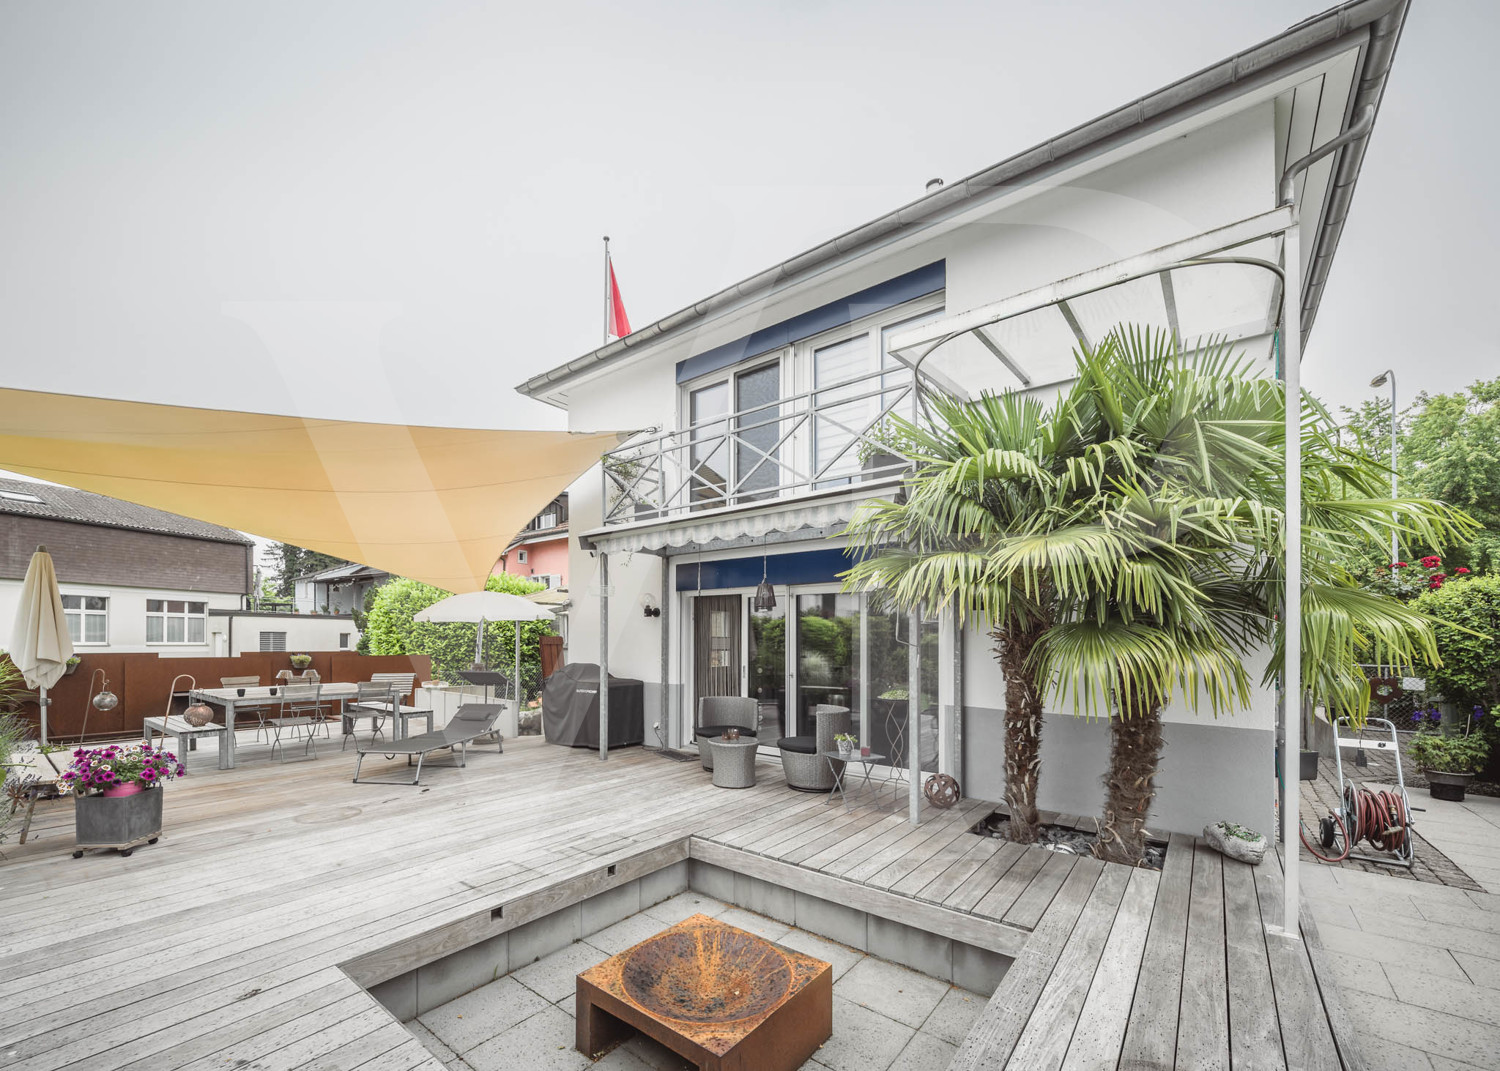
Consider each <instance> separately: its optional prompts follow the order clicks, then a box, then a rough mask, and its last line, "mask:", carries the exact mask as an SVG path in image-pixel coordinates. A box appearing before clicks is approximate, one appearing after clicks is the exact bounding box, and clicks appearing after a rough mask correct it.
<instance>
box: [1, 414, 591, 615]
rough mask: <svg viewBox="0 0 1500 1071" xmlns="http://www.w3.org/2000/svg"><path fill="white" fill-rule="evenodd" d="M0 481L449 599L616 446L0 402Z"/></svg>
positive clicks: (492, 433) (529, 434) (528, 436)
mask: <svg viewBox="0 0 1500 1071" xmlns="http://www.w3.org/2000/svg"><path fill="white" fill-rule="evenodd" d="M0 410H3V411H4V412H5V413H6V420H5V425H4V428H3V429H0V468H5V469H11V470H13V471H16V472H21V473H25V474H26V475H28V476H35V477H38V478H40V479H44V480H50V481H52V482H54V483H61V484H66V485H68V486H70V487H79V488H83V489H85V490H89V491H97V492H99V493H101V494H106V495H111V496H113V497H115V498H122V499H125V500H126V501H130V502H139V503H143V504H145V505H149V506H155V507H157V508H158V509H165V510H170V511H172V512H173V513H179V514H182V515H183V516H186V517H196V518H198V519H200V520H204V521H211V522H213V523H215V524H222V525H225V526H227V527H230V528H235V529H239V530H241V531H247V532H253V533H255V534H257V535H260V536H264V537H266V538H269V539H276V540H280V541H283V542H286V543H291V544H293V545H294V546H299V547H305V548H307V549H309V550H320V551H323V552H325V553H327V554H333V555H336V556H337V557H340V558H346V559H348V560H350V561H354V562H359V563H361V564H364V565H368V566H371V567H373V568H376V569H381V570H384V571H386V572H389V573H392V574H395V575H398V576H406V577H412V578H414V579H417V580H422V581H425V582H427V583H429V584H432V585H434V586H436V587H439V588H443V589H445V590H448V591H455V592H463V591H477V590H481V589H483V587H484V583H485V580H486V579H487V578H488V577H489V575H490V572H491V570H492V569H493V568H494V565H495V561H496V560H497V559H498V558H499V556H500V554H501V553H502V552H503V551H504V550H505V547H506V545H507V544H508V543H509V542H510V541H511V539H512V538H513V537H514V536H515V534H516V533H517V532H518V531H520V530H521V529H522V528H523V527H525V526H526V524H528V523H529V522H530V521H531V519H532V518H533V517H534V516H536V514H537V512H538V511H539V510H541V509H542V508H543V507H544V506H546V505H547V504H548V503H549V502H551V501H552V499H553V498H555V497H556V495H557V493H558V492H559V491H561V490H562V489H563V488H565V487H567V486H568V484H570V483H572V482H573V481H574V480H575V479H577V478H578V476H579V475H581V474H582V473H583V472H585V471H586V470H587V469H588V468H589V467H590V466H591V465H593V464H594V462H596V461H597V460H598V459H599V456H600V454H601V453H602V452H603V451H604V450H606V449H609V448H610V447H613V446H615V445H617V444H618V443H619V441H620V438H619V436H618V435H617V434H615V433H613V432H601V433H594V434H586V435H585V434H574V433H570V432H563V431H507V430H495V429H489V428H434V427H420V426H412V425H404V424H366V423H359V422H354V421H343V420H318V419H313V418H303V417H293V416H279V415H273V414H264V413H239V412H227V411H223V410H214V409H192V408H187V407H184V406H172V405H155V404H151V403H147V402H127V401H116V400H111V399H104V398H85V397H78V396H74V395H65V394H48V393H42V392H39V391H21V390H5V389H0Z"/></svg>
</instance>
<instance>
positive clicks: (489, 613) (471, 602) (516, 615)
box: [414, 591, 552, 708]
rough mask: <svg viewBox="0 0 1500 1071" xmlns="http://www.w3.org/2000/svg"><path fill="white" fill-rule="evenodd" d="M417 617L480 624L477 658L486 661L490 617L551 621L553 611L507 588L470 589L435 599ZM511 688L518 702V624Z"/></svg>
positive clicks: (475, 646) (518, 620)
mask: <svg viewBox="0 0 1500 1071" xmlns="http://www.w3.org/2000/svg"><path fill="white" fill-rule="evenodd" d="M414 620H417V621H429V622H435V623H440V624H442V623H454V622H458V623H463V624H476V623H477V624H478V625H479V632H478V634H477V635H475V637H474V661H475V662H476V663H479V662H483V661H484V623H485V622H486V621H516V622H520V621H551V620H552V611H551V610H549V609H547V608H546V607H545V606H538V605H537V604H536V603H534V602H532V601H530V600H529V599H524V598H522V597H521V596H519V595H508V594H506V593H505V592H503V591H466V592H464V593H463V594H462V595H450V596H449V597H448V598H446V599H443V600H442V601H441V602H435V603H433V604H432V605H431V606H429V607H427V609H425V610H419V611H418V612H417V614H416V617H415V618H414ZM511 689H512V692H513V694H514V695H515V698H516V702H517V704H518V708H519V703H520V699H521V629H520V627H519V625H518V626H517V628H516V675H515V678H514V679H513V680H512V682H511Z"/></svg>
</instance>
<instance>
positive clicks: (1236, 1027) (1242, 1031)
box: [1223, 857, 1286, 1071]
mask: <svg viewBox="0 0 1500 1071" xmlns="http://www.w3.org/2000/svg"><path fill="white" fill-rule="evenodd" d="M1223 866H1224V936H1225V944H1226V946H1227V947H1226V962H1227V966H1228V989H1229V1056H1230V1059H1231V1060H1232V1061H1233V1063H1234V1066H1235V1068H1236V1071H1239V1069H1241V1068H1243V1069H1244V1071H1285V1069H1286V1057H1285V1055H1284V1054H1283V1053H1282V1045H1281V1025H1280V1022H1279V1021H1278V1020H1277V1018H1276V997H1275V995H1274V993H1273V992H1272V988H1271V962H1270V957H1269V955H1268V954H1267V951H1266V933H1265V928H1264V926H1262V924H1261V915H1260V902H1259V900H1258V899H1257V897H1256V893H1255V874H1254V873H1253V871H1254V869H1255V868H1254V867H1251V866H1249V865H1248V864H1245V863H1242V862H1240V861H1239V860H1237V859H1230V858H1227V857H1226V858H1225V859H1224V862H1223Z"/></svg>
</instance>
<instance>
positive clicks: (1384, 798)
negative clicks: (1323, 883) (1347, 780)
mask: <svg viewBox="0 0 1500 1071" xmlns="http://www.w3.org/2000/svg"><path fill="white" fill-rule="evenodd" d="M1328 819H1329V821H1330V822H1331V823H1332V825H1333V826H1334V827H1337V830H1338V833H1339V836H1338V837H1337V838H1334V837H1332V836H1331V828H1330V827H1325V835H1324V837H1323V842H1322V844H1320V845H1319V847H1322V848H1324V849H1327V848H1331V847H1333V845H1334V844H1336V843H1338V842H1339V841H1342V842H1343V849H1342V850H1341V851H1340V852H1339V853H1338V854H1337V855H1324V854H1323V853H1322V852H1320V851H1319V850H1318V847H1314V846H1313V844H1312V843H1311V842H1310V841H1309V840H1308V838H1307V830H1306V829H1305V828H1301V829H1298V831H1297V833H1298V836H1299V837H1300V838H1301V840H1302V846H1303V847H1304V848H1306V849H1307V850H1308V852H1310V853H1311V854H1312V856H1313V858H1314V859H1320V860H1322V861H1323V862H1325V863H1337V862H1341V861H1343V860H1344V859H1347V858H1348V857H1349V853H1350V851H1352V850H1353V848H1354V846H1355V845H1356V844H1358V843H1359V842H1360V841H1362V840H1366V841H1369V842H1370V846H1371V847H1372V848H1374V849H1375V850H1376V851H1381V852H1393V853H1396V854H1400V853H1401V852H1403V851H1404V850H1405V849H1406V846H1407V837H1408V836H1409V831H1408V827H1407V815H1406V807H1405V805H1404V803H1403V802H1402V799H1401V797H1400V796H1398V795H1396V794H1395V793H1394V792H1386V791H1384V790H1382V791H1379V792H1372V791H1370V790H1369V789H1367V788H1355V787H1354V786H1352V785H1350V786H1348V787H1346V788H1345V789H1344V810H1343V813H1342V814H1340V813H1339V812H1338V811H1334V812H1332V813H1331V814H1329V816H1328ZM1351 825H1352V828H1351ZM1330 841H1332V842H1333V843H1330Z"/></svg>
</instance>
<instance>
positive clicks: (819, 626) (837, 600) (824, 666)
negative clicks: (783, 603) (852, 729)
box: [794, 591, 861, 736]
mask: <svg viewBox="0 0 1500 1071" xmlns="http://www.w3.org/2000/svg"><path fill="white" fill-rule="evenodd" d="M794 598H795V599H796V605H797V636H796V645H797V648H796V649H797V663H796V671H797V673H796V687H797V697H796V722H795V724H796V726H797V732H798V733H799V734H801V735H806V736H810V735H812V733H813V731H814V726H815V723H814V721H813V716H812V709H813V707H815V706H817V705H819V704H821V703H828V704H832V705H833V706H840V707H848V708H849V709H850V710H851V711H853V712H854V719H853V720H854V724H856V725H858V724H859V711H860V662H861V657H860V627H859V622H860V602H861V597H860V596H859V595H848V594H844V593H842V592H834V591H829V592H812V593H806V594H797V595H795V596H794Z"/></svg>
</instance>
